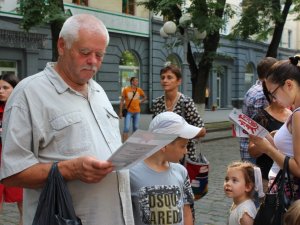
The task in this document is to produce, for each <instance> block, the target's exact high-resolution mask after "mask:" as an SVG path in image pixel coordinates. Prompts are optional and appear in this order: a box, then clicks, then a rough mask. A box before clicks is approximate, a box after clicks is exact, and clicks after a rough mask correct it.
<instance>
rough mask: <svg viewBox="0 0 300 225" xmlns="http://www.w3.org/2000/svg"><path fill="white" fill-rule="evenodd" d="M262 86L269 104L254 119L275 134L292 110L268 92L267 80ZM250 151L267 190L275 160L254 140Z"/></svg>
mask: <svg viewBox="0 0 300 225" xmlns="http://www.w3.org/2000/svg"><path fill="white" fill-rule="evenodd" d="M262 86H263V92H264V95H265V97H266V99H267V101H268V103H269V105H268V106H267V107H266V108H264V109H260V110H258V112H257V114H256V115H255V116H254V118H253V119H254V120H255V121H256V122H258V123H259V124H260V125H262V126H263V127H264V128H266V129H267V131H269V132H270V133H271V134H272V135H273V134H275V132H276V131H277V130H279V128H280V127H281V126H282V125H283V124H284V122H285V121H286V120H287V119H288V117H289V116H290V115H291V113H292V112H291V110H289V109H287V108H286V107H284V106H282V105H281V104H279V103H278V102H276V101H273V98H272V96H271V95H270V94H269V93H268V90H267V87H266V84H265V81H263V83H262ZM248 151H249V154H250V156H251V157H253V158H256V165H257V166H258V167H259V168H260V169H261V172H262V178H263V184H264V191H265V192H266V191H267V189H268V182H269V178H268V175H269V171H270V169H271V167H272V165H273V160H272V159H271V158H270V157H269V156H268V155H266V154H262V153H261V152H260V151H259V149H256V146H255V145H254V144H253V143H252V142H250V143H249V148H248Z"/></svg>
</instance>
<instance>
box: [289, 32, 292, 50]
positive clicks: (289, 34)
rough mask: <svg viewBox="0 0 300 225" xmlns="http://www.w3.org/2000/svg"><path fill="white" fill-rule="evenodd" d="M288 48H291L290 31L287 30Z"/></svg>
mask: <svg viewBox="0 0 300 225" xmlns="http://www.w3.org/2000/svg"><path fill="white" fill-rule="evenodd" d="M288 48H292V31H291V30H288Z"/></svg>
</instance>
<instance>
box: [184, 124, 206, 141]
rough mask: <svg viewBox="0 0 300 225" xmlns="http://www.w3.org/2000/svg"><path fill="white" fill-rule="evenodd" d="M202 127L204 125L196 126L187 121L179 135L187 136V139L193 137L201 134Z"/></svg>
mask: <svg viewBox="0 0 300 225" xmlns="http://www.w3.org/2000/svg"><path fill="white" fill-rule="evenodd" d="M201 129H202V127H195V126H192V125H190V124H188V123H187V122H186V123H185V125H184V127H183V128H182V130H181V131H180V133H179V137H182V138H186V139H193V138H195V137H196V136H197V135H198V134H199V132H200V131H201Z"/></svg>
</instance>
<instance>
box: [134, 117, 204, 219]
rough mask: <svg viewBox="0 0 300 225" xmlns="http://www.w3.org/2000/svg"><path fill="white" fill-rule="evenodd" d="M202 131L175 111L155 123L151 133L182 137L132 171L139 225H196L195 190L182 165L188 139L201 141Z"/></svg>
mask: <svg viewBox="0 0 300 225" xmlns="http://www.w3.org/2000/svg"><path fill="white" fill-rule="evenodd" d="M201 129H203V128H199V127H196V126H192V125H189V124H188V123H187V122H186V121H185V120H184V118H182V117H181V116H179V115H178V114H176V113H173V112H163V113H161V114H159V115H157V116H156V117H154V119H153V120H152V121H151V123H150V125H149V131H151V132H153V133H162V134H176V135H177V136H178V137H177V138H176V139H175V140H174V141H173V142H171V143H170V144H168V145H166V146H164V147H163V148H162V149H160V150H159V151H157V152H156V153H154V154H153V155H151V156H150V157H148V158H147V159H145V160H144V161H142V162H140V163H138V164H136V165H135V166H134V167H133V168H131V169H130V186H131V195H132V202H133V212H134V220H135V224H136V225H144V224H177V225H193V216H192V211H191V207H190V204H192V203H193V199H194V196H193V191H192V188H191V184H190V180H189V177H188V174H187V170H186V168H185V167H184V166H182V165H180V164H179V163H178V162H179V160H180V159H182V158H183V156H184V155H185V154H186V153H187V143H188V140H189V139H192V138H197V137H198V136H199V134H200V133H201ZM145 178H146V179H145ZM163 199H164V200H163Z"/></svg>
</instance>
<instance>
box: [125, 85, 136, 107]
mask: <svg viewBox="0 0 300 225" xmlns="http://www.w3.org/2000/svg"><path fill="white" fill-rule="evenodd" d="M137 90H138V88H136V90H135V92H133V95H132V98H131V99H130V102H129V104H128V106H127V109H129V107H130V104H131V102H132V100H133V98H134V96H135V93H136V92H137Z"/></svg>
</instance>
